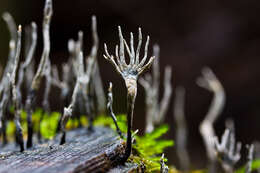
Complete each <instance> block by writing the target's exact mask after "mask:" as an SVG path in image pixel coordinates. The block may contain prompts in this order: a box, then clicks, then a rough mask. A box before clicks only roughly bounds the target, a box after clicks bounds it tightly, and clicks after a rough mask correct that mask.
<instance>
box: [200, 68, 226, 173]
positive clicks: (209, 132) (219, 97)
mask: <svg viewBox="0 0 260 173" xmlns="http://www.w3.org/2000/svg"><path fill="white" fill-rule="evenodd" d="M197 84H198V85H199V86H200V87H202V88H205V89H207V90H209V91H211V92H213V93H214V97H213V100H212V102H211V105H210V108H209V111H208V113H207V115H206V117H205V119H204V120H203V121H202V122H201V124H200V127H199V131H200V133H201V136H202V137H203V141H204V144H205V146H206V151H207V156H208V159H209V160H210V165H209V166H210V171H211V172H215V162H216V155H215V150H214V136H216V135H215V130H214V127H213V124H214V122H215V121H216V119H217V118H218V116H219V115H220V114H221V112H222V110H223V107H224V104H225V91H224V89H223V87H222V85H221V83H220V82H219V80H218V79H217V77H216V76H215V75H214V73H213V72H212V71H211V69H210V68H208V67H206V68H203V69H202V77H200V78H198V80H197Z"/></svg>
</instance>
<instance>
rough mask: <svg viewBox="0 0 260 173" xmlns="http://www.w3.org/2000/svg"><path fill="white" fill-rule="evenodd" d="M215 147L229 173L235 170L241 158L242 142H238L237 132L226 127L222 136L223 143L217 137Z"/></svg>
mask: <svg viewBox="0 0 260 173" xmlns="http://www.w3.org/2000/svg"><path fill="white" fill-rule="evenodd" d="M214 140H215V149H216V153H217V156H218V158H219V159H220V161H221V164H222V167H223V169H224V170H225V172H227V173H232V172H233V171H234V165H235V164H236V163H237V162H238V161H239V159H240V157H241V156H240V150H241V143H240V142H238V143H237V144H236V140H235V134H234V132H233V131H231V130H230V129H226V130H225V132H224V134H223V135H222V138H221V143H220V142H219V140H218V138H217V137H215V138H214Z"/></svg>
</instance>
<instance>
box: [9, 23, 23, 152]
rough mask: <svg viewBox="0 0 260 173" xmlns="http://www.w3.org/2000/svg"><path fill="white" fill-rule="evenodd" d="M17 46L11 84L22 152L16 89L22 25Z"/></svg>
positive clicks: (18, 139)
mask: <svg viewBox="0 0 260 173" xmlns="http://www.w3.org/2000/svg"><path fill="white" fill-rule="evenodd" d="M17 35H18V38H17V46H16V55H15V61H14V65H13V71H12V74H11V76H10V82H11V86H12V95H13V98H12V101H13V105H14V111H15V118H14V122H15V125H16V132H15V134H16V139H17V142H18V144H19V145H20V151H21V152H22V151H23V150H24V146H23V145H24V142H23V133H22V127H21V124H20V109H19V100H18V99H17V89H16V85H15V83H16V82H15V81H16V80H15V78H16V73H17V69H18V63H19V59H20V52H21V35H22V27H21V26H20V25H19V27H18V31H17Z"/></svg>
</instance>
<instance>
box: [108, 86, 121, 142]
mask: <svg viewBox="0 0 260 173" xmlns="http://www.w3.org/2000/svg"><path fill="white" fill-rule="evenodd" d="M112 90H113V84H112V82H110V83H109V88H108V94H107V98H108V99H107V100H108V101H107V110H108V111H109V115H110V116H111V118H112V119H113V121H114V124H115V126H116V131H117V133H118V135H119V136H120V137H121V138H123V134H122V132H121V130H120V128H119V127H118V124H117V118H116V116H115V114H114V112H113V91H112Z"/></svg>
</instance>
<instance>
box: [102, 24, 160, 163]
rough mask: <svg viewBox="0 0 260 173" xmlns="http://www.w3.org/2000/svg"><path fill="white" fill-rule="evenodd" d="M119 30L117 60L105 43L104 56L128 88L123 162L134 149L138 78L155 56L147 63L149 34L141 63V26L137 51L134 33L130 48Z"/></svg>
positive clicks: (119, 29)
mask: <svg viewBox="0 0 260 173" xmlns="http://www.w3.org/2000/svg"><path fill="white" fill-rule="evenodd" d="M118 31H119V41H120V44H119V51H118V46H116V49H115V57H116V61H115V59H114V56H113V55H110V54H109V53H108V50H107V46H106V44H104V48H105V55H104V58H105V59H106V60H108V61H109V62H110V63H111V64H112V65H113V66H114V68H115V69H116V71H117V73H118V74H120V76H121V77H122V78H123V79H124V81H125V85H126V88H127V141H126V149H125V153H124V156H123V157H122V162H125V161H126V160H127V159H128V157H129V156H130V155H131V151H132V135H131V130H132V123H133V113H134V104H135V98H136V94H137V79H138V76H139V75H141V74H142V73H143V71H145V70H147V69H148V68H149V67H150V66H151V65H152V63H153V60H154V58H155V57H151V58H150V59H149V61H148V63H147V64H145V62H146V58H147V53H148V45H149V39H150V38H149V36H147V40H146V44H145V53H144V57H143V59H142V60H141V62H140V63H139V53H140V49H141V44H142V33H141V28H139V37H138V46H137V50H136V53H135V50H134V37H133V33H130V49H129V47H128V45H127V43H126V41H125V40H124V38H123V35H122V32H121V28H120V26H119V27H118ZM125 47H126V50H127V53H128V56H129V58H130V62H129V64H126V61H125V50H124V49H125Z"/></svg>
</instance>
